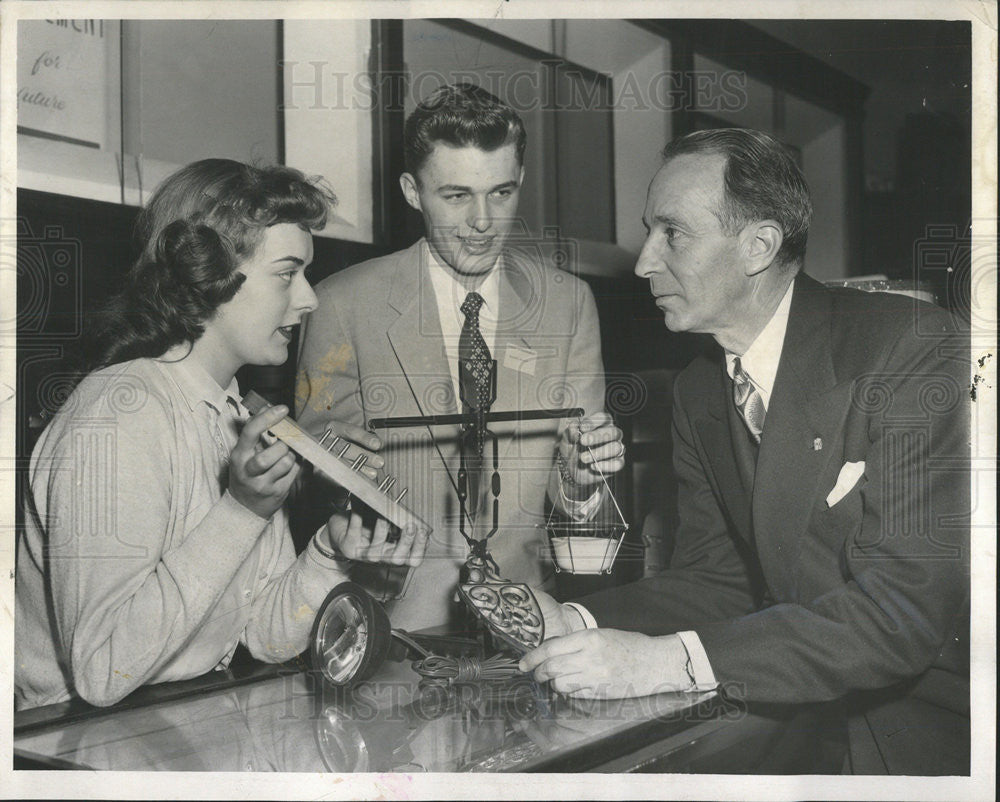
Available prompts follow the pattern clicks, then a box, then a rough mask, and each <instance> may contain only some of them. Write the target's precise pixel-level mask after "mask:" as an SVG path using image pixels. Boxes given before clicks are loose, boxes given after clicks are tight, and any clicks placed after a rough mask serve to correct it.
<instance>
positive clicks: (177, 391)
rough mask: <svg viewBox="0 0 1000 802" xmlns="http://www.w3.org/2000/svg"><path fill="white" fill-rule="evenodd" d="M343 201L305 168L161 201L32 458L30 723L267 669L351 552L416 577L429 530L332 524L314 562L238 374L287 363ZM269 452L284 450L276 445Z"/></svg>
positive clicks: (22, 628) (18, 630) (280, 412)
mask: <svg viewBox="0 0 1000 802" xmlns="http://www.w3.org/2000/svg"><path fill="white" fill-rule="evenodd" d="M331 200H332V196H331V195H329V193H328V192H325V191H324V190H323V189H321V188H320V187H319V186H317V185H316V184H315V183H313V182H310V181H308V180H306V179H305V177H304V176H303V175H302V174H301V173H299V172H298V171H296V170H293V169H290V168H286V167H268V168H260V167H251V166H248V165H245V164H240V163H238V162H234V161H229V160H224V159H208V160H205V161H200V162H196V163H194V164H191V165H189V166H187V167H185V168H183V169H181V170H180V171H178V172H177V173H175V174H174V175H173V176H171V177H170V178H168V179H167V180H166V181H165V182H164V184H163V185H162V186H161V187H160V188H159V189H158V190H157V192H156V193H155V195H154V196H153V198H152V200H151V201H150V204H149V206H148V208H147V209H145V210H144V212H143V214H142V216H141V218H140V223H139V235H140V238H141V241H142V245H143V247H142V253H141V255H140V257H139V259H138V261H137V263H136V264H135V265H134V267H133V268H132V271H131V273H130V275H129V279H128V282H127V286H126V288H125V289H124V290H123V292H122V293H121V294H120V295H119V296H117V297H116V298H115V299H114V300H113V301H112V302H111V303H110V304H109V305H108V307H107V308H106V309H104V310H103V312H102V313H101V314H100V315H99V316H98V318H97V319H96V320H95V323H94V325H93V326H92V329H91V333H90V336H89V338H88V343H89V346H90V347H89V350H88V362H89V365H88V369H89V370H90V372H89V373H88V374H87V375H86V376H85V378H84V379H83V380H82V381H81V382H80V384H79V385H78V386H77V387H76V389H75V390H74V391H73V393H72V394H71V395H70V396H69V398H68V399H67V400H66V401H65V403H64V404H63V405H62V407H61V409H60V410H59V412H58V413H57V414H56V415H55V417H54V418H53V420H52V421H51V422H50V424H49V426H48V427H47V429H46V430H45V432H44V433H43V434H42V437H41V439H40V440H39V442H38V444H37V445H36V447H35V450H34V452H33V453H32V458H31V464H30V468H29V472H30V473H29V479H30V494H29V498H28V499H27V503H26V512H25V531H24V533H23V536H22V537H21V538H20V541H19V543H18V558H17V577H16V613H15V616H16V617H15V666H16V668H15V696H16V703H17V707H18V709H23V708H26V707H32V706H36V705H42V704H49V703H52V702H58V701H62V700H64V699H68V698H71V697H72V696H80V697H82V698H83V699H85V700H87V701H88V702H91V703H92V704H98V705H107V704H112V703H114V702H116V701H118V700H119V699H121V698H122V697H123V696H125V695H126V694H128V693H129V692H130V691H132V690H134V689H135V688H137V687H138V686H140V685H143V684H146V683H154V682H166V681H171V680H181V679H187V678H190V677H194V676H197V675H199V674H202V673H205V672H207V671H210V670H212V669H213V668H224V667H225V666H227V665H228V663H229V661H230V660H231V658H232V655H233V652H234V650H235V649H236V646H237V644H239V643H243V644H244V645H245V646H246V647H247V648H248V649H249V650H250V652H251V654H252V655H253V656H254V657H256V658H258V659H261V660H265V661H282V660H286V659H288V658H290V657H292V656H294V655H296V654H298V653H299V652H301V651H302V650H303V649H304V648H305V647H306V646H307V642H308V638H309V634H310V629H311V626H312V623H313V619H314V617H315V613H316V611H317V609H318V607H319V605H320V604H321V603H322V601H323V599H324V598H325V596H326V594H327V592H328V591H329V590H330V588H332V587H333V586H334V585H336V584H337V583H338V582H340V581H342V580H343V579H345V578H346V576H345V575H344V574H343V573H342V572H341V571H340V570H339V568H338V562H337V560H336V558H335V556H334V555H335V554H336V553H337V551H340V552H343V553H344V554H347V555H349V556H351V557H353V558H356V559H359V558H360V559H367V560H371V561H385V562H393V563H397V564H402V563H410V564H414V565H415V564H416V563H418V562H419V561H420V559H421V558H422V555H423V549H424V547H425V545H426V537H427V533H426V532H414V531H408V532H404V533H403V534H402V536H401V537H400V539H399V541H398V543H396V544H390V543H388V542H387V539H386V535H387V530H388V526H387V524H386V522H385V521H379V522H378V523H377V524H376V525H375V526H374V527H373V528H369V527H366V526H365V525H364V524H363V523H362V521H361V519H360V517H358V516H356V515H352V516H351V518H350V520H348V518H347V517H346V515H338V516H334V517H332V518H331V519H330V520H329V521H328V522H327V524H326V525H325V526H324V527H322V528H321V529H320V530H319V531H318V532H317V533H316V534H315V535H314V537H313V539H312V541H310V543H309V545H308V547H307V548H306V549H305V551H303V553H302V554H300V555H299V556H298V557H296V555H295V551H294V548H293V545H292V541H291V537H290V535H289V531H288V522H287V516H286V513H285V511H284V509H282V505H283V503H284V501H285V499H286V497H287V495H288V492H289V489H290V488H291V485H292V483H293V481H294V480H295V477H296V474H297V472H298V465H297V464H296V460H295V458H294V455H293V454H292V453H291V452H290V451H289V450H288V448H287V447H286V446H285V445H284V444H282V443H280V442H274V441H273V439H269V440H268V441H267V442H265V440H264V439H263V437H262V436H263V435H264V434H265V432H266V430H267V429H268V427H270V426H273V425H274V423H276V422H277V421H278V420H280V419H281V418H282V417H283V416H284V415H286V414H287V409H286V408H284V407H277V408H273V409H269V410H267V411H265V412H262V413H260V414H259V415H256V416H254V417H252V418H251V417H249V415H248V414H247V413H246V411H245V409H244V408H243V407H242V406H241V405H240V393H239V388H238V386H237V383H236V380H235V378H234V376H235V373H236V371H237V370H238V369H239V368H240V367H241V366H243V365H245V364H270V365H278V364H282V363H283V362H284V361H285V360H286V359H287V357H288V343H289V341H290V340H291V338H292V334H293V331H294V328H295V327H296V326H297V325H298V324H299V322H300V321H301V319H302V316H303V315H305V314H307V313H308V312H309V311H311V310H312V309H314V308H315V306H316V296H315V295H314V294H313V291H312V288H311V287H310V286H309V283H308V281H307V280H306V278H305V276H304V274H303V271H304V269H305V267H306V266H307V265H308V264H309V262H310V261H311V260H312V256H313V246H312V236H311V233H310V231H311V230H316V229H320V228H322V227H323V225H324V224H325V221H326V216H327V210H328V207H329V203H330V201H331ZM269 443H270V444H269Z"/></svg>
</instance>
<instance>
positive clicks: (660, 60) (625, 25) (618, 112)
mask: <svg viewBox="0 0 1000 802" xmlns="http://www.w3.org/2000/svg"><path fill="white" fill-rule="evenodd" d="M470 22H476V23H477V24H481V25H483V26H484V27H487V28H489V29H490V30H493V31H496V32H497V33H499V34H502V35H504V36H507V37H509V38H511V39H514V40H516V41H519V42H523V43H524V44H527V45H530V46H532V47H536V48H538V49H541V50H546V51H548V52H551V53H553V54H555V55H558V56H562V57H564V58H566V59H567V60H568V61H572V62H575V63H577V64H579V65H580V66H582V67H587V68H589V69H592V70H595V71H597V72H603V73H605V74H607V75H610V76H611V79H612V99H613V102H614V144H615V161H614V168H615V198H614V203H615V228H616V239H617V242H618V245H620V246H621V247H624V248H626V249H628V250H631V251H633V252H635V253H638V251H639V249H640V248H641V247H642V243H643V241H644V239H645V236H646V232H645V229H644V228H643V225H642V211H643V207H644V206H645V203H646V189H647V187H648V186H649V181H650V179H651V178H652V177H653V174H654V173H655V172H656V170H657V169H658V167H659V164H660V158H659V152H660V151H661V150H662V149H663V146H664V145H666V143H667V142H668V141H669V140H670V135H671V128H670V111H669V109H668V105H669V102H670V101H669V95H668V92H667V89H668V87H667V84H666V83H665V81H664V76H665V74H666V73H667V72H668V71H669V69H670V44H669V42H667V41H665V40H664V39H663V38H662V37H659V36H655V35H653V34H651V33H649V32H647V31H644V30H642V29H641V28H638V27H637V26H635V25H633V24H631V23H629V22H626V21H624V20H579V19H576V20H556V21H552V20H516V21H510V20H497V21H489V22H483V21H482V20H470Z"/></svg>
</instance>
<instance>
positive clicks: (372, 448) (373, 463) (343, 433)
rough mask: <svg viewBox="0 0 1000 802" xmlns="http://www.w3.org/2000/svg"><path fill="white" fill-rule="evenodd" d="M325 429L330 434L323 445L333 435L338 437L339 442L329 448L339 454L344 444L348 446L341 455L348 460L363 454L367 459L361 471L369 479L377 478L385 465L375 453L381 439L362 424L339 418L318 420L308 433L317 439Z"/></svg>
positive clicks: (380, 446)
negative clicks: (358, 424) (357, 424)
mask: <svg viewBox="0 0 1000 802" xmlns="http://www.w3.org/2000/svg"><path fill="white" fill-rule="evenodd" d="M327 431H329V432H330V434H329V435H327V437H326V440H325V441H324V445H327V446H329V444H330V441H331V440H333V438H334V437H339V438H340V439H341V442H339V443H337V445H336V446H334V447H333V449H331V450H332V451H333V453H334V454H336V455H339V454H340V452H341V451H343V449H344V446H348V449H347V452H346V453H345V454H344V457H343V458H344V459H345V460H347V461H348V462H354V460H355V459H357V458H358V456H360V455H361V454H364V455H365V456H366V457H368V460H367V462H365V466H364V467H363V468H362V469H361V472H362V473H363V474H364V475H365V476H367V477H368V478H369V479H372V480H375V479H377V478H378V471H379V469H380V468H382V467H384V466H385V460H384V459H382V457H380V456H379V455H378V454H376V453H375V452H376V451H378V450H379V449H380V448H382V441H381V440H380V439H379V438H378V436H377V435H374V434H372V433H371V432H369V431H368V430H367V429H365V428H364V427H362V426H356V425H355V424H353V423H348V422H347V421H339V420H328V421H319V422H317V423H314V424H313V425H312V426H310V427H309V434H311V435H312V436H313V437H315V438H316V439H317V440H319V439H320V438H322V437H323V435H324V434H325V433H326V432H327Z"/></svg>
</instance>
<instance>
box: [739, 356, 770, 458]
mask: <svg viewBox="0 0 1000 802" xmlns="http://www.w3.org/2000/svg"><path fill="white" fill-rule="evenodd" d="M733 400H734V401H735V402H736V408H737V409H738V410H739V411H740V415H742V416H743V420H744V421H746V424H747V428H748V429H749V430H750V434H751V435H753V439H754V442H755V443H758V444H759V443H760V433H761V432H762V431H764V413H765V412H766V410H765V409H764V399H763V398H761V395H760V393H759V392H758V391H757V388H756V387H754V386H753V382H752V381H750V376H749V375H747V372H746V371H745V370H743V366H742V365H741V364H740V358H739V357H736V359H735V360H734V361H733Z"/></svg>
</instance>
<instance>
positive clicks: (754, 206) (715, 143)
mask: <svg viewBox="0 0 1000 802" xmlns="http://www.w3.org/2000/svg"><path fill="white" fill-rule="evenodd" d="M713 153H715V154H719V155H721V156H725V158H726V167H725V172H724V178H725V198H724V200H723V203H722V208H721V209H718V210H717V211H716V214H717V216H718V218H719V222H720V223H721V224H722V228H723V230H724V231H725V232H726V233H727V234H736V233H737V232H739V231H741V230H742V229H743V227H744V226H746V225H747V224H748V223H752V222H756V221H758V220H774V221H776V222H777V223H778V224H779V225H780V226H781V231H782V234H783V241H782V243H781V249H780V250H779V251H778V254H777V256H776V257H775V259H776V261H777V262H778V263H779V265H781V266H783V267H788V266H792V265H796V266H798V267H801V265H802V261H803V259H804V258H805V254H806V239H807V237H808V234H809V222H810V220H811V219H812V201H811V200H810V199H809V187H808V185H807V184H806V180H805V178H804V177H803V176H802V171H801V170H800V169H799V166H798V165H797V164H796V163H795V160H794V159H793V158H792V156H791V155H790V153H789V150H788V146H787V145H784V144H782V143H781V142H779V141H778V140H776V139H774V138H773V137H771V136H768V135H767V134H765V133H762V132H761V131H754V130H751V129H749V128H718V129H713V130H709V131H695V132H693V133H690V134H687V135H685V136H682V137H678V138H677V139H675V140H673V141H672V142H671V143H670V144H669V145H667V146H666V147H665V148H664V149H663V160H664V162H667V161H669V160H670V159H673V158H675V157H676V156H683V155H685V154H706V155H707V154H713Z"/></svg>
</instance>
